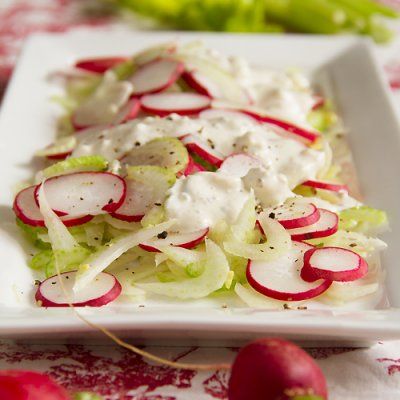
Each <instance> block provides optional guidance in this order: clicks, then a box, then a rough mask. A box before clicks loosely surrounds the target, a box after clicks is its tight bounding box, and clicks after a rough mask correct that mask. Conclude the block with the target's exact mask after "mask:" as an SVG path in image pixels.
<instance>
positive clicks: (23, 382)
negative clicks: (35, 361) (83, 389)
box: [0, 370, 71, 400]
mask: <svg viewBox="0 0 400 400" xmlns="http://www.w3.org/2000/svg"><path fill="white" fill-rule="evenodd" d="M0 399H2V400H71V397H70V396H69V395H68V393H67V392H66V391H65V389H64V388H62V387H61V386H59V385H58V384H57V383H56V382H54V381H53V380H52V379H51V378H50V377H48V376H47V375H45V374H41V373H38V372H33V371H24V370H4V371H0Z"/></svg>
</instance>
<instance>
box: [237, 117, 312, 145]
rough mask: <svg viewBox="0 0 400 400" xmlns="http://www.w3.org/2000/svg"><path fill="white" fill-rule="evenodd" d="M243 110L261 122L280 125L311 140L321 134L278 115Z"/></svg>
mask: <svg viewBox="0 0 400 400" xmlns="http://www.w3.org/2000/svg"><path fill="white" fill-rule="evenodd" d="M242 112H244V113H245V114H247V115H250V116H251V117H253V118H256V119H258V120H259V121H261V122H264V123H268V124H271V125H275V126H278V127H279V128H282V129H284V130H285V131H287V132H290V133H293V134H294V135H297V136H300V137H302V138H304V139H306V140H308V141H310V142H315V141H316V140H317V139H318V138H319V136H320V135H319V134H318V133H317V132H314V131H311V130H309V129H305V128H301V127H300V126H297V125H295V124H293V123H291V122H288V121H284V120H282V119H278V118H276V117H271V116H268V115H261V114H257V113H255V112H254V111H249V110H242Z"/></svg>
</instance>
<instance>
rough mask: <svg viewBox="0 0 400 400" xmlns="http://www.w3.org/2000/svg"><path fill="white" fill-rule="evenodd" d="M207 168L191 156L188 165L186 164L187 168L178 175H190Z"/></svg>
mask: <svg viewBox="0 0 400 400" xmlns="http://www.w3.org/2000/svg"><path fill="white" fill-rule="evenodd" d="M205 170H206V169H205V168H204V167H203V166H202V165H200V164H197V163H196V162H195V161H194V160H193V158H192V157H190V156H189V162H188V165H187V166H186V168H185V170H184V171H183V172H181V173H178V176H180V175H185V176H188V175H192V174H195V173H196V172H202V171H205Z"/></svg>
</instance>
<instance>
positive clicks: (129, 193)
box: [111, 180, 156, 222]
mask: <svg viewBox="0 0 400 400" xmlns="http://www.w3.org/2000/svg"><path fill="white" fill-rule="evenodd" d="M155 201H156V199H155V198H154V190H153V188H152V187H151V186H150V185H147V184H144V183H141V182H136V181H132V180H127V181H126V197H125V200H124V202H123V203H122V205H121V206H120V207H119V208H118V209H117V210H116V211H114V212H112V213H111V216H112V217H114V218H118V219H121V220H122V221H127V222H137V221H140V220H141V219H142V218H143V216H144V214H146V211H147V210H148V209H149V208H150V207H151V206H153V205H154V203H155Z"/></svg>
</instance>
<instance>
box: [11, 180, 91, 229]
mask: <svg viewBox="0 0 400 400" xmlns="http://www.w3.org/2000/svg"><path fill="white" fill-rule="evenodd" d="M35 189H36V186H30V187H28V188H26V189H24V190H21V191H20V192H19V193H18V194H17V196H16V197H15V200H14V205H13V210H14V212H15V215H16V216H17V217H18V218H19V219H20V220H21V221H22V222H23V223H24V224H27V225H31V226H45V223H44V219H43V216H42V214H41V212H40V209H39V206H38V205H37V202H36V200H35ZM92 218H93V217H92V216H91V215H85V216H83V217H80V218H75V217H70V216H64V217H61V221H62V222H63V223H64V225H65V226H75V225H82V224H85V223H86V222H89V221H90V220H91V219H92Z"/></svg>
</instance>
